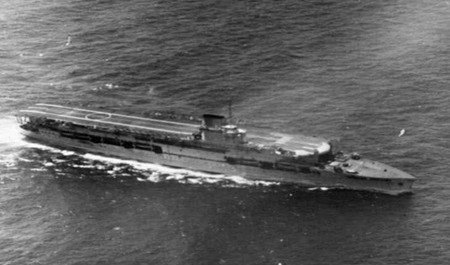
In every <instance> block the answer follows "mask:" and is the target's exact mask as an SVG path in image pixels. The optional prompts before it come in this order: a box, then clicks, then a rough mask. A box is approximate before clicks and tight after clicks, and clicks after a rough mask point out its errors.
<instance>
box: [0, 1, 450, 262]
mask: <svg viewBox="0 0 450 265" xmlns="http://www.w3.org/2000/svg"><path fill="white" fill-rule="evenodd" d="M0 2H1V6H2V8H1V9H0V62H1V63H0V81H1V82H0V264H4V265H23V264H33V265H37V264H42V265H47V264H55V265H57V264H58V265H60V264H67V265H75V264H77V265H81V264H83V265H84V264H152V265H153V264H154V265H178V264H179V265H187V264H192V265H194V264H195V265H200V264H205V265H212V264H219V265H228V264H239V265H241V264H245V265H251V264H255V265H260V264H261V265H262V264H269V265H293V264H296V265H308V264H333V265H349V264H365V265H367V264H417V265H419V264H427V265H432V264H436V265H441V264H448V262H449V260H450V238H449V237H450V176H449V172H450V143H449V139H450V45H449V43H450V1H444V0H442V1H425V0H389V1H387V0H380V1H373V0H372V1H369V0H258V1H256V0H239V1H236V0H229V1H218V0H185V1H181V0H165V1H161V0H128V1H123V0H121V1H119V0H1V1H0ZM229 102H232V115H233V118H234V119H235V120H236V122H238V123H239V124H240V125H241V126H243V127H245V126H252V127H256V128H261V129H265V130H267V129H269V130H273V131H278V132H286V133H303V134H307V135H320V136H323V137H326V138H329V139H331V140H333V141H336V142H338V145H339V146H340V148H341V149H343V150H347V151H358V152H359V153H360V154H361V155H363V156H365V157H369V158H371V159H374V160H378V161H381V162H384V163H387V164H390V165H392V166H395V167H398V168H401V169H402V170H404V171H407V172H408V173H411V174H413V175H414V176H416V177H417V181H416V183H415V186H414V193H413V194H412V195H406V196H387V195H381V194H374V193H367V192H357V191H343V190H323V189H319V188H318V189H304V188H300V187H295V186H282V185H277V184H276V183H262V182H251V181H246V180H245V179H243V178H242V177H240V176H223V177H214V176H211V175H207V174H204V173H199V172H192V171H188V170H183V169H177V170H175V169H170V168H165V167H162V166H158V165H152V164H145V163H139V162H137V161H127V160H119V159H113V158H108V157H102V156H97V155H94V154H80V153H75V152H72V151H69V150H61V149H55V148H50V147H47V146H45V145H41V144H35V143H30V142H28V141H26V140H25V139H23V138H22V136H20V134H19V129H18V126H17V125H16V122H15V118H14V114H15V113H16V112H17V111H18V110H20V109H22V108H25V107H27V106H29V105H31V104H35V103H54V104H62V105H67V106H74V107H83V108H97V109H102V110H105V111H113V112H120V113H125V114H133V115H142V116H146V115H149V114H150V113H152V112H154V111H165V112H170V113H172V112H173V113H182V114H189V115H201V114H203V113H215V114H228V105H229ZM402 130H404V134H403V135H401V134H400V132H401V131H402ZM399 135H401V136H399Z"/></svg>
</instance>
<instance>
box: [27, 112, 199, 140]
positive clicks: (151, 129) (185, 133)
mask: <svg viewBox="0 0 450 265" xmlns="http://www.w3.org/2000/svg"><path fill="white" fill-rule="evenodd" d="M20 112H25V113H26V112H31V113H36V114H42V115H52V116H56V117H62V118H69V119H75V120H82V121H91V120H89V119H86V118H80V117H74V116H68V115H63V114H52V113H45V112H42V111H37V110H21V111H20ZM96 122H98V123H105V124H112V125H119V126H123V127H132V128H138V129H144V130H150V131H160V132H167V133H175V134H184V135H192V133H188V132H181V131H172V130H164V129H158V128H152V127H145V126H139V125H131V124H123V123H119V122H111V121H102V120H96Z"/></svg>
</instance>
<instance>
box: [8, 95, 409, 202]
mask: <svg viewBox="0 0 450 265" xmlns="http://www.w3.org/2000/svg"><path fill="white" fill-rule="evenodd" d="M16 117H17V120H18V122H19V124H20V127H21V128H22V129H23V130H22V131H23V134H24V135H26V136H27V137H29V138H31V139H34V140H37V141H39V142H42V143H45V144H47V145H51V146H56V147H61V148H65V149H72V150H75V151H82V152H91V153H97V154H102V155H106V156H115V157H120V158H126V159H134V160H137V161H143V162H151V163H156V164H161V165H165V166H170V167H180V168H187V169H191V170H197V171H204V172H209V173H218V174H225V175H238V176H241V177H244V178H246V179H249V180H263V181H273V182H279V183H288V184H296V185H300V186H305V187H326V188H338V189H349V190H364V191H372V192H380V193H386V194H391V195H398V194H402V193H411V192H412V185H413V182H414V181H415V177H413V176H411V175H410V174H408V173H406V172H403V171H401V170H399V169H396V168H394V167H391V166H389V165H386V164H383V163H380V162H376V161H372V160H370V159H367V158H363V157H361V156H360V155H359V154H357V153H342V152H336V153H335V152H333V150H332V146H331V143H330V142H329V141H327V140H325V139H322V138H317V137H308V136H303V135H291V134H282V133H261V132H247V131H246V130H244V129H241V128H238V127H237V126H236V125H233V124H228V123H227V119H226V118H225V117H224V116H220V115H212V114H205V115H203V119H202V121H201V122H196V120H195V119H193V120H192V121H190V122H186V121H183V122H182V121H180V120H177V119H172V118H168V117H164V116H160V117H147V118H145V117H136V116H130V115H121V114H116V113H109V112H104V111H96V110H87V109H81V108H72V107H67V106H59V105H53V104H36V105H34V106H30V107H29V108H27V109H24V110H21V111H19V112H18V114H17V115H16Z"/></svg>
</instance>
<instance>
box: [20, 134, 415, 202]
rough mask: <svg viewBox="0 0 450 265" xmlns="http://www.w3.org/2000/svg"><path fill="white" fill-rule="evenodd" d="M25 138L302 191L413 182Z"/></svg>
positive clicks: (166, 150)
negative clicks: (297, 170) (302, 189)
mask: <svg viewBox="0 0 450 265" xmlns="http://www.w3.org/2000/svg"><path fill="white" fill-rule="evenodd" d="M22 133H23V134H24V135H25V136H26V137H29V138H31V139H34V140H36V141H39V142H43V143H46V144H49V145H52V146H56V147H62V148H65V149H73V150H78V151H82V152H89V153H95V154H102V155H106V156H113V157H119V158H125V159H132V160H137V161H142V162H150V163H155V164H160V165H165V166H170V167H178V168H187V169H191V170H196V171H204V172H209V173H217V174H225V175H232V176H233V175H238V176H241V177H244V178H246V179H248V180H258V181H272V182H279V183H287V184H296V185H300V186H303V187H328V188H340V189H351V190H365V191H374V192H380V193H385V194H390V195H399V194H404V193H411V189H412V184H413V180H408V179H406V180H405V179H401V180H395V179H394V180H389V179H374V178H370V179H368V178H359V177H355V176H351V175H348V174H344V173H336V172H334V171H333V170H331V169H326V168H325V169H319V168H317V170H314V172H313V173H302V172H293V171H286V170H279V169H265V168H261V167H258V166H247V165H239V164H232V163H229V162H228V161H227V160H226V157H225V153H222V152H214V151H208V150H198V149H191V148H185V147H180V146H174V145H168V144H158V146H159V147H160V148H161V149H160V150H161V151H160V152H157V153H156V152H153V151H147V150H140V149H135V148H124V147H123V146H117V145H111V144H105V143H93V142H91V141H87V140H79V139H71V138H68V137H62V136H60V135H59V134H58V133H57V132H54V131H47V130H38V131H28V130H23V132H22Z"/></svg>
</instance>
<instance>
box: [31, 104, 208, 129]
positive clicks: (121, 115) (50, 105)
mask: <svg viewBox="0 0 450 265" xmlns="http://www.w3.org/2000/svg"><path fill="white" fill-rule="evenodd" d="M36 105H37V106H48V107H55V108H62V109H68V110H77V111H84V112H92V113H100V114H111V113H109V112H104V111H95V110H87V109H79V108H70V107H64V106H59V105H52V104H45V103H38V104H36ZM111 115H112V116H117V117H123V118H132V119H136V120H143V121H154V122H160V123H170V124H176V125H183V126H189V127H195V128H198V127H200V126H199V125H195V124H189V123H182V122H174V121H166V120H158V119H150V118H143V117H137V116H130V115H123V114H114V113H113V114H111Z"/></svg>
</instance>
